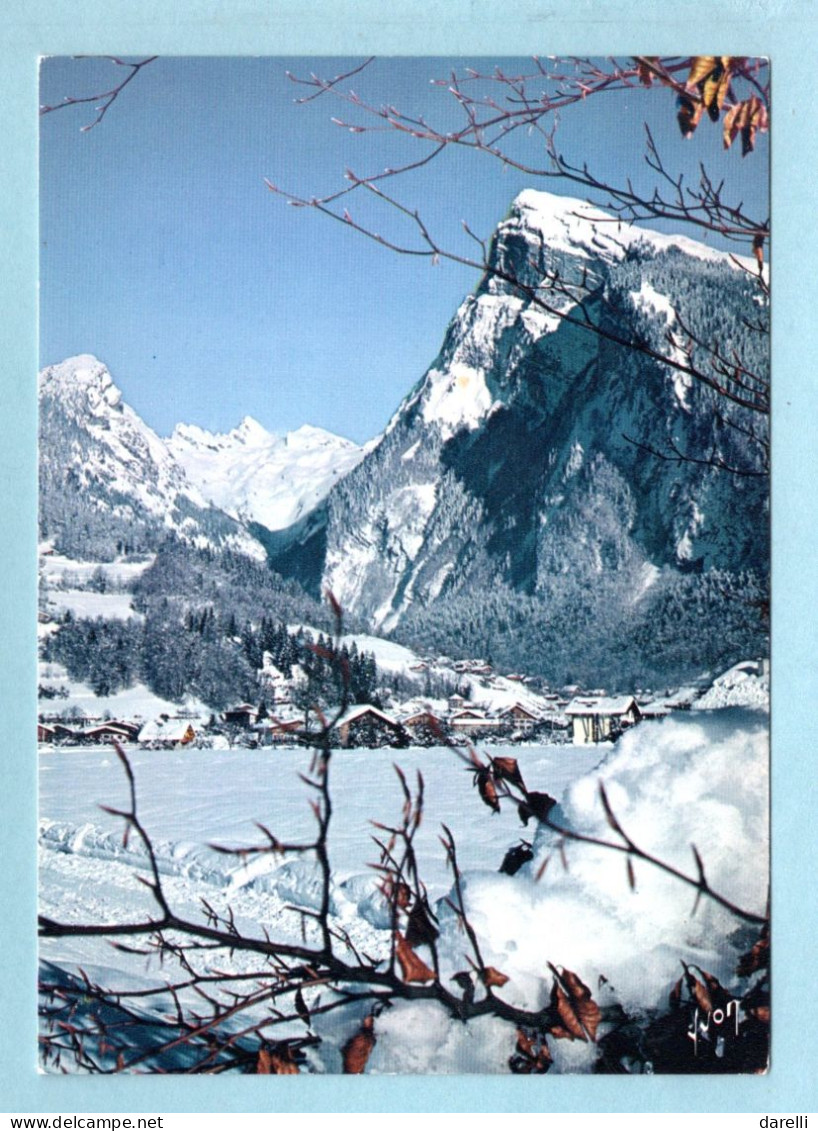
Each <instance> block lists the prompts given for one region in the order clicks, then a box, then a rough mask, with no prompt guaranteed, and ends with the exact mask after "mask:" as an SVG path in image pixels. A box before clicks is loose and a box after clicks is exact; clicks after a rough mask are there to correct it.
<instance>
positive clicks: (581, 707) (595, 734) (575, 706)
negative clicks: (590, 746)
mask: <svg viewBox="0 0 818 1131" xmlns="http://www.w3.org/2000/svg"><path fill="white" fill-rule="evenodd" d="M565 714H566V715H567V717H568V718H569V719H570V721H571V724H572V726H573V732H574V744H575V745H577V746H582V745H586V744H587V743H592V742H605V741H606V740H608V739H613V738H617V737H618V736H619V735H620V734H621V733H622V731H623V730H624V729H625V727H627V726H631V725H632V724H633V723H636V722H638V721H639V719H640V718H641V717H642V714H641V712H640V710H639V706H638V704H637V702H636V700H635V699H634V697H633V696H632V695H619V696H616V697H603V696H591V695H583V696H577V697H575V698H574V699H572V700H571V702H570V703H569V704H568V706H567V707H566V708H565Z"/></svg>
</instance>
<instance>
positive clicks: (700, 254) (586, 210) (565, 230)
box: [497, 189, 766, 274]
mask: <svg viewBox="0 0 818 1131" xmlns="http://www.w3.org/2000/svg"><path fill="white" fill-rule="evenodd" d="M518 233H519V234H526V235H528V236H529V237H530V236H531V235H533V236H534V237H535V239H536V241H537V243H538V244H542V246H543V247H544V248H545V249H547V250H548V251H551V252H563V253H566V254H569V255H573V256H576V257H577V258H580V259H588V258H592V259H598V260H603V261H607V262H616V261H618V260H621V259H622V258H623V257H624V256H625V254H626V252H627V251H628V249H629V248H631V247H633V246H635V245H637V244H641V245H642V246H643V247H652V248H653V249H654V250H655V251H657V252H661V251H666V250H667V249H668V248H677V249H678V250H679V251H682V252H684V254H685V255H689V256H692V257H693V258H694V259H703V260H707V261H709V262H723V263H728V264H730V265H732V266H734V267H735V266H741V267H744V268H746V269H747V270H749V271H750V272H751V273H752V274H755V273H756V271H757V270H758V267H757V265H756V263H755V261H754V260H753V259H750V258H747V257H745V256H737V255H735V254H733V253H731V252H728V251H720V250H718V249H717V248H713V247H709V246H708V245H707V244H704V243H700V242H699V241H698V240H694V239H691V238H690V236H683V235H678V234H669V233H665V232H656V231H653V230H651V229H649V228H643V227H641V226H640V225H637V224H631V223H628V222H627V221H625V220H622V219H620V217H618V216H616V215H614V214H613V213H612V212H606V211H605V210H604V209H602V208H598V207H597V206H596V205H593V204H589V203H588V201H585V200H579V199H578V198H576V197H571V196H557V195H556V194H555V193H552V192H543V191H542V190H540V189H524V190H523V191H522V192H521V193H520V194H519V195H518V196H517V197H516V198H515V199H514V201H513V202H512V205H511V210H510V213H509V216H508V219H506V220H504V221H503V223H502V224H500V226H499V227H498V229H497V236H498V238H499V239H500V240H503V239H506V240H507V239H509V237H512V236H513V235H515V234H518ZM765 272H766V267H765Z"/></svg>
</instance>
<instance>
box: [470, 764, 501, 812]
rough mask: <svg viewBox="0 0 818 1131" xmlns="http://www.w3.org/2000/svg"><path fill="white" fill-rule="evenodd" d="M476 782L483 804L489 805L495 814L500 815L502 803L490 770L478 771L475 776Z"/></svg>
mask: <svg viewBox="0 0 818 1131" xmlns="http://www.w3.org/2000/svg"><path fill="white" fill-rule="evenodd" d="M475 781H476V782H477V789H478V791H479V793H480V797H481V798H482V799H483V802H484V803H485V804H486V805H488V807H489V809H491V810H492V812H493V813H499V812H500V801H499V798H498V796H497V786H496V785H495V784H494V779H493V778H492V776H491V774H490V773H489V771H488V769H482V770H478V771H477V774H476V775H475Z"/></svg>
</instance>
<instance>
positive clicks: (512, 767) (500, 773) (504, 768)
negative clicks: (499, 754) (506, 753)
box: [491, 758, 525, 790]
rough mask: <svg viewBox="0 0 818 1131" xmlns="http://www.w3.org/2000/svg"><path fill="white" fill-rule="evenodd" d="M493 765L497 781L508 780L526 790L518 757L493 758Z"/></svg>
mask: <svg viewBox="0 0 818 1131" xmlns="http://www.w3.org/2000/svg"><path fill="white" fill-rule="evenodd" d="M491 766H492V769H493V771H494V777H495V779H496V780H497V781H507V782H510V783H511V784H512V785H516V786H518V787H519V788H520V789H522V790H525V782H524V781H523V775H522V774H521V773H520V767H519V765H518V763H517V759H516V758H492V760H491Z"/></svg>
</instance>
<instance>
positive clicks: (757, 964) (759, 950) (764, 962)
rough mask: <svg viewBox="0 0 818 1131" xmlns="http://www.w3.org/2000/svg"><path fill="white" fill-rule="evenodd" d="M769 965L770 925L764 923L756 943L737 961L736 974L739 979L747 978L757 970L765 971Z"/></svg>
mask: <svg viewBox="0 0 818 1131" xmlns="http://www.w3.org/2000/svg"><path fill="white" fill-rule="evenodd" d="M769 965H770V925H769V923H765V924H764V926H763V927H762V928H761V934H760V935H759V937H758V940H757V942H755V943H754V944H753V947H752V948H751V949H750V950H749V951H748V952H747V953H746V954H742V956H741V958H740V959H739V963H738V967H737V969H736V973H737V974H738V976H739V977H740V978H749V976H750V975H751V974H755V973H756V972H757V971H758V970H766V969H767V967H768V966H769Z"/></svg>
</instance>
